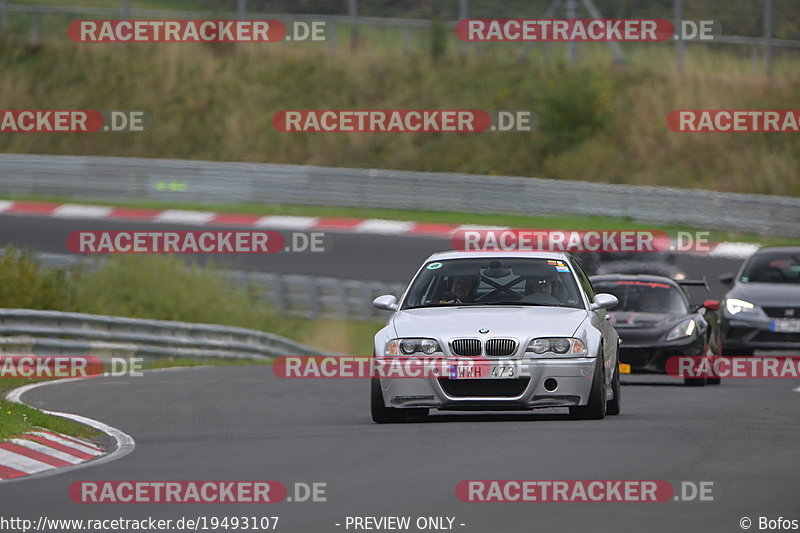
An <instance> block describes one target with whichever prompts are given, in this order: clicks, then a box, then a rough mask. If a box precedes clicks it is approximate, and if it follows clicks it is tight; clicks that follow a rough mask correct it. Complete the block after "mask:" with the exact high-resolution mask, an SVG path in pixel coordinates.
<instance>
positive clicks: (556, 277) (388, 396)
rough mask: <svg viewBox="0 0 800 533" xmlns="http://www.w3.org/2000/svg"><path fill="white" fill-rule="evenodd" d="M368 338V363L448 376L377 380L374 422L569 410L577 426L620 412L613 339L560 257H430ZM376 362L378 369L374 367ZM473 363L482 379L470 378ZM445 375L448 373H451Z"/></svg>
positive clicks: (595, 301)
mask: <svg viewBox="0 0 800 533" xmlns="http://www.w3.org/2000/svg"><path fill="white" fill-rule="evenodd" d="M373 303H374V305H375V307H377V308H379V309H385V310H389V311H393V314H392V315H391V317H390V318H389V320H388V322H387V324H386V326H385V327H384V328H383V329H381V330H380V331H379V332H378V333H377V334H376V335H375V357H376V359H377V360H376V363H380V362H384V363H385V362H386V361H389V360H395V361H396V360H398V359H403V358H412V357H415V358H421V359H422V360H425V358H429V359H433V358H436V359H439V360H441V361H442V363H443V364H444V365H446V366H445V368H449V369H450V371H449V372H447V374H446V375H444V373H439V374H437V375H436V376H431V375H426V376H423V377H406V376H404V377H386V376H382V377H373V378H372V384H371V402H370V403H371V408H372V418H373V420H374V421H375V422H378V423H386V422H401V421H405V420H407V419H409V418H413V417H422V416H426V415H427V414H428V413H429V410H430V409H431V408H435V409H439V410H492V411H496V410H505V409H514V410H520V409H522V410H525V409H535V408H542V407H569V411H570V413H571V414H572V415H573V416H574V417H576V418H591V419H601V418H604V417H605V415H606V414H609V415H616V414H618V413H619V411H620V383H619V365H618V355H617V354H618V344H619V336H618V335H617V332H616V331H615V330H614V328H613V327H612V326H611V322H610V320H609V317H610V315H609V314H608V312H607V309H611V308H613V307H614V306H615V305H616V304H617V299H616V297H614V296H613V295H610V294H595V293H594V291H593V289H592V286H591V283H590V282H589V279H588V277H587V276H586V274H585V273H584V272H583V271H582V270H581V268H580V266H579V265H578V264H577V263H576V262H575V261H574V260H573V259H572V257H571V256H570V255H568V254H564V253H548V252H500V253H488V252H443V253H437V254H434V255H432V256H430V257H429V258H428V259H427V260H426V261H425V263H424V264H423V265H422V267H421V268H420V269H419V271H418V272H417V274H416V276H415V277H414V279H413V280H412V282H411V284H410V285H409V287H408V289H406V292H405V294H403V296H402V298H401V299H400V301H399V302H398V301H397V298H396V297H395V296H392V295H385V296H380V297H378V298H376V299H375V301H374V302H373ZM381 359H384V360H385V361H379V360H381ZM475 361H480V362H481V364H480V365H477V366H480V367H482V368H483V369H487V368H488V371H486V370H483V371H478V372H475V371H474V368H475V366H476V365H475V364H474V362H475ZM447 365H449V366H447Z"/></svg>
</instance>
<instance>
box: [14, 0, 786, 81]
mask: <svg viewBox="0 0 800 533" xmlns="http://www.w3.org/2000/svg"><path fill="white" fill-rule="evenodd" d="M118 1H119V7H118V8H101V7H80V6H49V5H31V4H15V3H10V2H9V0H0V31H2V33H3V34H7V33H9V31H10V29H11V28H17V27H19V26H20V25H21V24H24V23H22V22H21V20H15V19H16V18H17V17H21V18H24V19H30V33H31V39H32V40H33V41H34V42H39V40H40V39H41V38H42V34H43V32H45V31H46V30H43V29H42V28H43V22H42V19H43V18H44V17H48V19H54V18H57V17H61V18H63V17H67V19H68V20H69V18H75V17H92V18H123V19H128V18H154V19H198V18H208V17H209V16H214V17H216V18H225V19H277V20H281V21H282V22H284V23H292V22H294V21H309V20H314V21H322V22H325V24H326V41H327V45H328V47H329V48H330V49H333V48H336V47H337V46H338V44H337V43H339V42H344V43H347V44H348V46H349V47H351V48H353V47H356V46H357V45H359V44H360V43H362V41H365V40H366V39H364V32H359V28H375V29H378V30H380V31H379V32H374V33H373V36H372V37H371V38H372V39H373V40H382V39H384V38H385V30H386V29H387V28H393V29H396V30H399V31H400V32H401V35H402V37H401V38H400V39H401V42H402V48H403V50H404V51H405V52H408V51H409V48H410V45H411V44H410V43H411V41H412V35H418V34H419V33H420V32H422V33H424V34H425V35H426V38H425V40H426V42H427V41H431V39H432V33H433V32H435V31H439V30H446V31H447V35H446V36H445V39H446V38H448V37H449V39H450V40H454V41H455V40H457V38H456V36H455V32H454V31H452V30H453V28H454V27H455V21H456V20H459V19H465V18H469V17H474V18H489V17H498V16H501V17H506V18H511V17H517V18H522V17H527V18H537V17H542V18H599V17H601V16H605V17H607V18H623V17H626V18H647V19H652V18H667V19H674V20H675V21H676V22H677V21H680V20H683V19H684V18H687V17H691V16H692V15H693V11H692V10H691V9H689V10H687V9H685V7H694V6H693V5H689V6H685V5H684V3H685V2H684V0H672V7H673V9H672V10H671V11H670V10H668V4H667V3H666V2H665V3H664V5H660V6H654V7H652V8H647V9H646V10H643V11H641V12H639V11H635V10H634V11H631V7H630V6H628V5H626V4H625V3H616V4H615V5H614V6H612V10H611V11H607V12H601V11H599V10H598V9H597V7H595V5H594V3H593V2H592V1H591V0H537V1H531V0H527V1H526V2H523V3H515V4H513V5H510V3H509V2H503V3H501V2H491V1H490V0H483V1H481V0H458V2H457V3H456V2H452V3H451V2H441V3H440V4H439V5H435V4H431V3H428V2H421V3H420V5H419V6H416V7H415V6H414V5H413V4H411V3H405V4H404V5H403V6H402V7H397V6H392V5H391V4H390V3H380V2H378V3H377V4H378V5H377V7H375V6H373V7H372V9H371V10H370V9H369V2H368V1H365V0H315V1H314V2H303V3H300V2H295V3H292V2H281V1H272V2H269V1H256V0H236V2H235V3H234V2H232V1H229V2H225V1H221V2H216V3H209V2H200V1H198V0H194V1H187V2H186V4H187V6H191V7H193V8H195V9H192V10H154V9H141V8H139V7H138V6H137V5H136V4H138V2H135V1H131V0H118ZM749 4H750V6H749V7H748V9H745V10H744V11H742V10H738V11H737V10H736V9H731V8H730V7H728V8H727V10H726V11H729V12H730V13H731V14H730V15H728V18H730V19H731V20H733V21H736V22H737V23H738V24H736V26H737V27H739V26H744V27H748V29H749V25H748V24H746V23H745V22H744V20H749V19H750V18H755V17H760V18H761V19H762V27H761V35H753V36H741V35H716V36H715V39H714V41H713V43H715V44H727V45H739V46H749V47H750V48H751V50H752V54H751V55H752V56H753V57H754V58H756V57H758V56H759V55H761V50H762V49H763V58H764V71H765V73H766V74H767V75H768V76H771V74H772V63H773V55H774V49H776V48H780V49H798V48H800V40H798V39H776V38H774V35H775V33H776V32H775V25H776V21H777V24H779V25H780V28H781V33H782V34H789V35H792V36H794V35H795V32H796V30H797V28H796V26H793V25H792V24H791V22H790V21H791V19H792V15H794V14H796V12H794V11H791V12H790V13H783V12H781V10H777V11H776V10H775V9H774V8H773V3H772V0H762V1H761V2H760V3H755V2H750V3H749ZM365 5H366V6H367V9H362V7H363V6H365ZM445 6H448V7H445ZM759 6H760V9H758V7H759ZM198 7H203V8H205V9H203V10H199V9H197V8H198ZM263 7H268V8H271V9H272V11H257V9H259V8H263ZM602 7H604V8H605V7H606V6H605V5H602ZM754 7H755V11H754V9H753V8H754ZM315 8H316V9H319V12H318V13H313V12H309V10H312V9H315ZM280 10H294V11H295V12H293V13H289V12H283V11H280ZM407 11H411V12H412V13H416V14H417V15H429V16H430V17H432V18H434V19H436V20H440V21H441V22H434V21H432V20H431V18H401V17H397V16H380V15H396V14H397V13H406V12H407ZM498 11H500V13H498ZM700 11H702V10H700ZM759 11H760V12H759ZM365 13H368V15H367V14H365ZM372 13H376V14H378V15H379V16H370V15H371V14H372ZM723 13H724V14H727V13H725V11H723ZM697 14H700V13H697ZM12 15H13V17H12ZM695 18H698V17H695ZM61 22H63V21H61ZM725 22H726V23H727V22H728V19H726V20H725ZM725 25H726V24H725V23H723V26H725ZM56 28H58V29H56ZM47 31H49V32H50V33H51V34H54V35H57V36H59V37H62V38H66V37H65V36H66V24H65V23H58V24H53V25H52V26H48V30H47ZM342 32H347V33H349V37H345V38H341V37H339V36H337V33H339V34H341V33H342ZM698 42H700V43H701V44H707V43H708V42H706V41H698ZM482 46H485V45H483V44H477V43H466V42H459V43H458V45H457V48H458V50H459V52H460V53H461V54H462V55H463V54H466V53H469V52H470V50H474V51H480V50H481V47H482ZM609 46H610V47H611V49H612V53H613V55H614V58H615V59H616V60H617V62H623V61H624V57H623V52H622V46H625V44H624V43H623V44H622V45H619V44H618V43H609ZM674 47H675V58H676V63H677V65H678V67H679V68H681V67H682V66H683V65H684V64H685V62H686V54H687V43H686V42H683V41H680V40H678V41H675V44H674ZM544 50H545V52H546V51H547V48H545V49H544ZM577 50H578V46H577V44H575V43H570V44H569V45H567V58H568V60H569V61H570V62H575V60H576V58H577ZM530 51H531V43H528V45H526V46H525V47H524V49H523V51H522V53H520V54H518V57H519V58H520V59H525V58H526V57H527V55H528V54H529V53H530Z"/></svg>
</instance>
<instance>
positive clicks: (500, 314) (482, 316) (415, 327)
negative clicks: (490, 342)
mask: <svg viewBox="0 0 800 533" xmlns="http://www.w3.org/2000/svg"><path fill="white" fill-rule="evenodd" d="M587 315H588V312H587V311H586V310H585V309H572V308H563V307H532V306H519V307H512V306H507V305H504V306H502V307H500V306H496V307H491V306H481V307H429V308H425V309H407V310H404V311H398V312H397V313H395V315H394V317H393V319H392V324H393V326H394V328H395V331H396V332H397V336H398V337H415V336H421V337H424V336H427V337H439V338H442V339H449V338H453V337H463V336H468V337H474V336H477V335H479V334H480V333H479V331H478V330H481V329H488V330H489V331H488V333H487V335H489V336H491V337H504V336H509V337H520V336H529V335H537V336H550V337H571V336H572V335H573V334H574V333H575V330H576V329H578V326H579V325H580V324H581V322H583V321H584V320H585V319H586V317H587Z"/></svg>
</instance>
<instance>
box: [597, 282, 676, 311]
mask: <svg viewBox="0 0 800 533" xmlns="http://www.w3.org/2000/svg"><path fill="white" fill-rule="evenodd" d="M594 286H595V288H596V289H597V291H598V292H606V293H608V294H613V295H614V296H616V297H617V299H618V300H619V305H617V307H615V308H614V309H613V310H612V313H617V312H623V313H625V312H637V313H668V314H686V313H688V312H689V305H688V302H687V301H686V297H685V296H684V295H683V293H682V292H681V291H680V289H678V288H676V287H674V286H673V285H669V284H667V283H657V282H650V281H633V280H631V281H628V280H620V281H595V282H594Z"/></svg>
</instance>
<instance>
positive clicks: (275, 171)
mask: <svg viewBox="0 0 800 533" xmlns="http://www.w3.org/2000/svg"><path fill="white" fill-rule="evenodd" d="M165 183H169V184H179V185H180V186H175V187H171V186H170V187H165V186H164V185H165ZM0 194H11V195H25V196H36V195H41V196H58V197H65V198H75V199H81V200H105V201H124V200H158V201H166V202H171V203H177V204H180V203H195V204H197V203H206V204H213V203H235V202H257V203H267V204H301V205H318V206H350V207H360V208H370V209H410V210H429V211H462V212H465V213H469V212H473V213H501V214H515V215H561V214H573V215H585V216H590V215H598V216H609V217H616V218H623V217H629V218H631V219H634V220H639V221H644V222H649V223H659V224H678V225H685V226H696V227H702V228H708V229H720V230H728V231H737V232H744V233H754V234H764V235H789V236H796V235H800V198H793V197H782V196H769V195H756V194H739V193H721V192H712V191H705V190H692V189H676V188H671V187H650V186H631V185H613V184H602V183H589V182H581V181H571V180H555V179H541V178H522V177H509V176H482V175H473V174H455V173H433V172H409V171H397V170H376V169H371V170H368V169H353V168H332V167H314V166H300V165H274V164H263V163H220V162H210V161H191V160H175V159H144V158H119V157H94V156H91V157H82V156H43V155H18V154H0Z"/></svg>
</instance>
